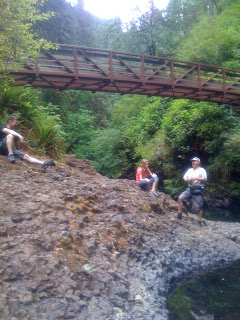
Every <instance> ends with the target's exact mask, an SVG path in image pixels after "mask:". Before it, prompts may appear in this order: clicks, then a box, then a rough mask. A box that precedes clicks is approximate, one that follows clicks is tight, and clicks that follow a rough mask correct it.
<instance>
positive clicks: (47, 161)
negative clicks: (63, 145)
mask: <svg viewBox="0 0 240 320" xmlns="http://www.w3.org/2000/svg"><path fill="white" fill-rule="evenodd" d="M51 165H54V162H53V160H46V161H43V164H42V168H43V169H44V170H46V169H47V168H48V167H49V166H51Z"/></svg>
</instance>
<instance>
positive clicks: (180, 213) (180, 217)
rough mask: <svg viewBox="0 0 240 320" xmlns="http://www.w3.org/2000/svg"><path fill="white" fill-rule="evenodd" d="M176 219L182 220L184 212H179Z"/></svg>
mask: <svg viewBox="0 0 240 320" xmlns="http://www.w3.org/2000/svg"><path fill="white" fill-rule="evenodd" d="M175 218H176V219H179V220H181V219H182V212H178V214H177V216H176V217H175Z"/></svg>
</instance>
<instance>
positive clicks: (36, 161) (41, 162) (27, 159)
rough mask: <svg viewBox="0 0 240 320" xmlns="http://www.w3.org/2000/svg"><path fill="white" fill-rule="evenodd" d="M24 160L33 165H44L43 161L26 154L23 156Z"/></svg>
mask: <svg viewBox="0 0 240 320" xmlns="http://www.w3.org/2000/svg"><path fill="white" fill-rule="evenodd" d="M23 160H26V161H27V162H29V163H33V164H39V165H42V164H43V161H40V160H38V159H35V158H33V157H30V156H29V155H28V154H25V155H24V156H23Z"/></svg>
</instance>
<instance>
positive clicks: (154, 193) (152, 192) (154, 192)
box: [150, 191, 158, 197]
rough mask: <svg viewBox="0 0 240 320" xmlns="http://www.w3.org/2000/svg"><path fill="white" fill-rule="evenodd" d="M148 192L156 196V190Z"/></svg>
mask: <svg viewBox="0 0 240 320" xmlns="http://www.w3.org/2000/svg"><path fill="white" fill-rule="evenodd" d="M150 193H151V194H152V195H153V196H154V197H158V193H157V192H156V191H150Z"/></svg>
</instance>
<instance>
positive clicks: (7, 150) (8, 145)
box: [0, 116, 54, 169]
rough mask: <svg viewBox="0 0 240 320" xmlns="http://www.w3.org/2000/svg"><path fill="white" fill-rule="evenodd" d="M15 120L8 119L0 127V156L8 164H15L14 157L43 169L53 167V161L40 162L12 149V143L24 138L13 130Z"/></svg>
mask: <svg viewBox="0 0 240 320" xmlns="http://www.w3.org/2000/svg"><path fill="white" fill-rule="evenodd" d="M16 126H17V119H16V118H15V117H14V116H11V117H8V119H7V125H6V126H2V127H0V154H2V155H5V156H7V157H8V161H9V162H10V163H14V162H15V157H17V158H20V159H21V160H25V161H27V162H29V163H33V164H38V165H41V166H42V168H43V169H47V168H48V167H49V166H50V165H54V162H53V160H48V161H41V160H38V159H35V158H33V157H30V156H29V155H28V154H26V153H22V152H21V151H19V150H16V149H13V145H14V142H15V143H18V142H19V141H20V142H23V140H24V138H23V137H22V136H21V135H20V134H19V133H18V132H17V131H15V130H13V129H14V128H16Z"/></svg>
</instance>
